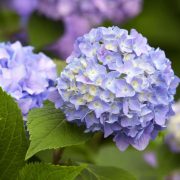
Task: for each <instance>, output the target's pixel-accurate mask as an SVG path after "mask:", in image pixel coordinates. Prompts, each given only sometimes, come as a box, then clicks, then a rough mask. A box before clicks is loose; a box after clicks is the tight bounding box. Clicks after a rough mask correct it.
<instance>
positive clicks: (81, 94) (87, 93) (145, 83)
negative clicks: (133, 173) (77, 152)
mask: <svg viewBox="0 0 180 180" xmlns="http://www.w3.org/2000/svg"><path fill="white" fill-rule="evenodd" d="M67 63H68V65H67V66H66V68H65V69H64V71H63V72H62V73H61V75H60V77H59V78H58V80H57V89H58V94H59V97H58V100H56V99H55V98H53V100H55V102H56V107H60V108H61V109H62V110H63V111H64V113H65V115H66V117H67V120H68V121H70V122H75V123H77V124H78V125H85V126H86V132H95V131H102V132H103V133H104V137H108V136H110V135H112V136H113V139H114V141H115V142H116V145H117V146H118V148H119V149H120V150H122V151H123V150H125V149H126V148H127V147H128V146H129V145H132V146H133V147H135V148H136V149H138V150H143V149H144V148H145V147H146V146H147V145H148V143H149V141H150V139H154V138H155V137H156V136H157V133H158V132H159V131H160V130H162V129H164V128H165V127H166V122H167V119H168V118H169V117H170V116H171V115H173V110H172V104H173V99H174V94H175V91H176V87H177V86H178V84H179V78H178V77H176V76H175V75H174V72H173V70H172V68H171V62H170V61H169V59H167V58H166V56H165V53H164V52H163V51H162V50H160V49H159V48H157V49H154V48H152V47H150V46H149V45H148V43H147V39H146V38H144V37H143V36H142V35H141V34H139V33H138V32H137V31H136V30H134V29H132V30H131V31H130V34H128V31H126V30H124V29H119V28H118V27H109V28H105V27H100V28H97V29H92V30H91V31H90V32H89V33H88V34H85V35H84V36H82V37H79V38H78V39H77V41H76V42H75V45H74V51H73V53H72V54H71V56H70V57H69V58H68V59H67ZM56 93H57V92H56ZM53 97H55V94H54V95H53Z"/></svg>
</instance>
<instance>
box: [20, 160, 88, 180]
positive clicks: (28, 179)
mask: <svg viewBox="0 0 180 180" xmlns="http://www.w3.org/2000/svg"><path fill="white" fill-rule="evenodd" d="M84 168H85V166H84V165H81V166H55V165H50V164H42V163H36V164H28V165H26V166H25V167H24V168H23V169H22V170H21V171H20V173H19V177H18V180H43V179H48V180H74V179H75V178H76V176H78V175H79V174H80V172H81V171H82V170H83V169H84Z"/></svg>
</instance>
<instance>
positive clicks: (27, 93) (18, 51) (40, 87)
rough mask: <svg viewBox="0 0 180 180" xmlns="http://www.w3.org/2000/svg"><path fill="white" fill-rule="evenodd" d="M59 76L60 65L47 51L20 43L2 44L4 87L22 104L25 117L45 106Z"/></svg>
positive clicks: (0, 74)
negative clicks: (49, 56) (39, 50)
mask: <svg viewBox="0 0 180 180" xmlns="http://www.w3.org/2000/svg"><path fill="white" fill-rule="evenodd" d="M55 79H56V65H55V64H54V63H53V61H52V60H51V59H49V58H48V57H47V56H45V55H44V54H43V53H39V54H35V53H33V48H32V47H30V46H26V47H23V46H22V45H21V44H20V43H19V42H15V43H13V44H10V43H0V87H2V89H3V90H4V91H6V92H7V93H8V94H10V95H11V96H12V97H13V98H14V99H15V100H16V101H17V103H18V104H19V107H20V108H21V110H22V113H23V115H24V116H26V115H27V113H28V112H29V110H31V109H32V108H37V107H41V106H42V104H43V101H44V100H46V99H47V97H48V95H49V92H50V91H51V88H53V86H54V81H55Z"/></svg>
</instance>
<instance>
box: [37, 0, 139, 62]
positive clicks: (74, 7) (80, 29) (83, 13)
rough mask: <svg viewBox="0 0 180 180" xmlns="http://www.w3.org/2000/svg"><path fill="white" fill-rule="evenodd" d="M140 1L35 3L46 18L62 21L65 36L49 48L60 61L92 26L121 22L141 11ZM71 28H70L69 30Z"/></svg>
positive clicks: (112, 0)
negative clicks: (77, 39)
mask: <svg viewBox="0 0 180 180" xmlns="http://www.w3.org/2000/svg"><path fill="white" fill-rule="evenodd" d="M141 7H142V0H91V1H89V0H83V1H81V0H53V1H49V0H39V1H38V7H37V9H38V11H39V12H40V13H42V14H44V15H46V16H47V17H49V18H52V19H55V20H62V21H63V22H64V26H65V33H64V36H63V37H62V38H59V40H58V41H57V42H56V43H55V44H54V45H53V46H52V47H51V49H52V50H54V51H55V52H56V53H57V54H58V55H59V56H60V57H61V58H64V59H65V58H67V57H68V56H69V55H70V53H71V52H72V50H73V46H72V44H73V43H71V45H70V44H69V45H68V46H65V47H64V44H67V43H69V42H74V41H75V39H76V38H77V37H79V36H82V35H83V34H84V33H87V32H88V31H89V30H90V29H91V28H92V27H95V26H98V25H99V24H102V23H103V22H104V21H107V20H109V21H112V22H114V23H122V22H124V21H126V20H128V19H130V18H133V17H135V16H136V15H137V14H139V12H140V11H141ZM72 27H73V28H72Z"/></svg>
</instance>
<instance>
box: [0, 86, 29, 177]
mask: <svg viewBox="0 0 180 180" xmlns="http://www.w3.org/2000/svg"><path fill="white" fill-rule="evenodd" d="M26 150H27V142H26V136H25V132H24V126H23V120H22V115H21V111H20V110H19V108H18V106H17V104H16V103H15V102H14V101H13V99H12V98H11V97H10V96H9V95H7V94H6V93H5V92H3V91H2V90H1V89H0V179H2V180H3V179H4V180H7V179H8V180H9V179H14V178H15V177H16V176H17V174H18V170H19V169H20V168H21V167H22V166H23V165H24V158H25V153H26Z"/></svg>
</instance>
